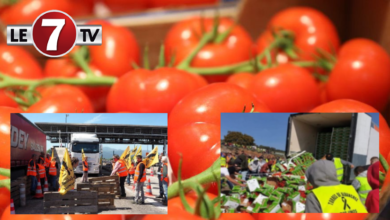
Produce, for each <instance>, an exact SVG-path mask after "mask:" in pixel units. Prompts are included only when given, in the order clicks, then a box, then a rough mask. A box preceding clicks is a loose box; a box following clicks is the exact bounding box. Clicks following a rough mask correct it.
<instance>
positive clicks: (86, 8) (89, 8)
mask: <svg viewBox="0 0 390 220" xmlns="http://www.w3.org/2000/svg"><path fill="white" fill-rule="evenodd" d="M70 2H71V4H72V6H73V7H72V17H85V16H90V15H93V8H94V5H95V0H83V1H78V0H70Z"/></svg>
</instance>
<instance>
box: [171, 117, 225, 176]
mask: <svg viewBox="0 0 390 220" xmlns="http://www.w3.org/2000/svg"><path fill="white" fill-rule="evenodd" d="M183 137H186V138H183ZM219 139H220V126H219V125H215V124H209V123H202V122H198V123H191V124H187V125H184V126H182V127H179V128H175V129H170V131H169V133H168V141H170V142H169V143H170V145H171V146H169V149H168V151H169V152H168V154H169V155H170V156H169V161H170V163H171V166H172V170H173V173H174V174H175V176H176V177H177V176H178V172H179V161H180V158H181V157H180V154H181V155H182V156H183V166H182V178H183V179H187V178H190V177H192V176H195V175H196V174H199V173H201V172H203V171H205V170H206V169H208V168H209V167H210V166H211V165H212V164H213V163H214V162H215V161H216V160H217V159H218V157H219V155H220V149H219V148H220V144H219V141H220V140H219ZM183 146H186V147H183ZM206 154H207V157H202V155H206ZM171 155H172V156H171ZM193 164H196V166H194V165H193Z"/></svg>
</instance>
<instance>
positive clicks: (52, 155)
mask: <svg viewBox="0 0 390 220" xmlns="http://www.w3.org/2000/svg"><path fill="white" fill-rule="evenodd" d="M53 157H54V147H52V148H51V158H50V160H51V159H53Z"/></svg>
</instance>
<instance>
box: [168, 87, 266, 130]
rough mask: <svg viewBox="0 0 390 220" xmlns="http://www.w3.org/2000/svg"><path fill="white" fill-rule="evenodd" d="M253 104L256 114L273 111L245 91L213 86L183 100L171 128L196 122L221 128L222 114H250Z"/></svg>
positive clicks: (173, 114) (175, 110)
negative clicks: (243, 112)
mask: <svg viewBox="0 0 390 220" xmlns="http://www.w3.org/2000/svg"><path fill="white" fill-rule="evenodd" d="M252 103H253V104H254V105H255V111H257V112H270V110H269V108H268V107H267V106H266V105H264V104H263V103H261V102H259V101H257V100H256V99H255V97H254V96H253V95H252V94H251V93H250V92H248V91H246V90H245V89H243V88H241V87H239V86H237V85H233V84H230V83H213V84H210V85H208V86H206V87H203V88H200V89H198V90H197V91H195V92H192V93H191V94H189V95H187V96H186V97H184V98H183V99H182V100H181V101H180V102H179V103H178V104H177V105H176V106H175V107H174V108H173V109H172V111H171V113H170V114H169V118H168V125H169V129H174V128H177V127H180V126H183V125H185V124H188V123H193V122H208V123H211V124H215V125H218V126H219V125H220V122H221V116H220V115H221V113H222V112H226V113H229V112H242V111H243V109H244V107H245V106H246V110H245V112H250V111H251V108H252V107H251V106H252Z"/></svg>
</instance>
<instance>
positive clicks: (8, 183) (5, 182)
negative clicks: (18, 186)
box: [0, 179, 11, 190]
mask: <svg viewBox="0 0 390 220" xmlns="http://www.w3.org/2000/svg"><path fill="white" fill-rule="evenodd" d="M2 187H6V188H7V189H8V190H11V179H5V180H0V188H2Z"/></svg>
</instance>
